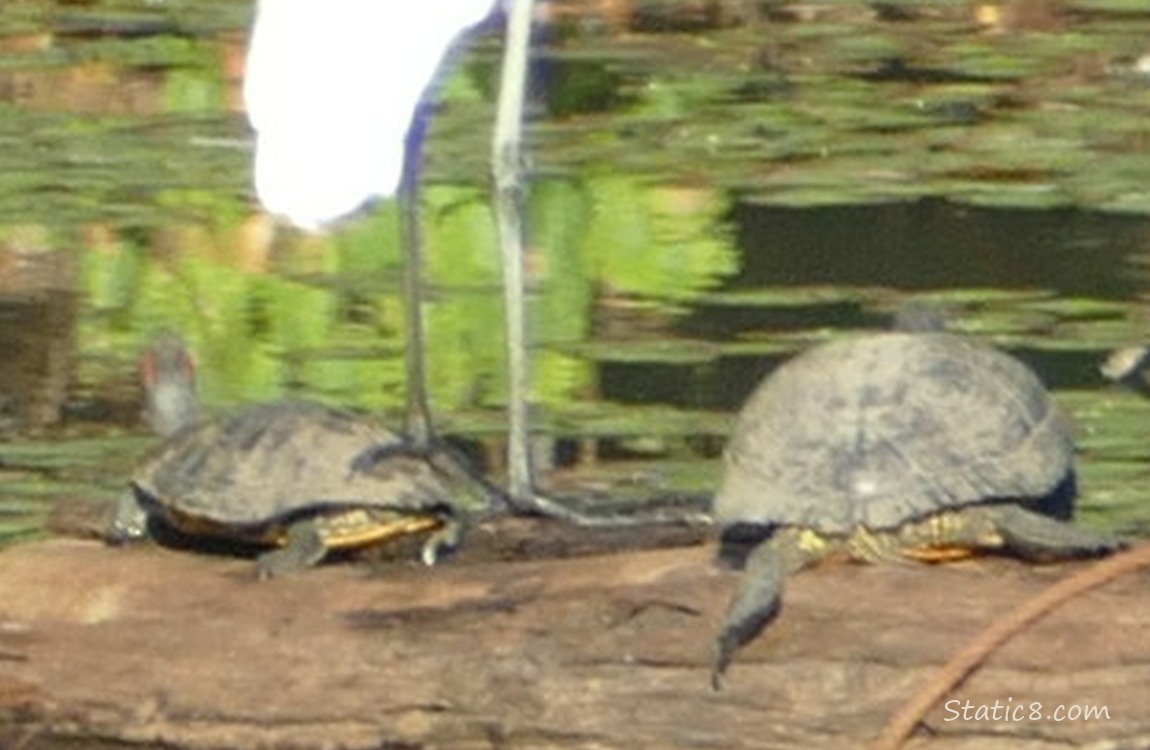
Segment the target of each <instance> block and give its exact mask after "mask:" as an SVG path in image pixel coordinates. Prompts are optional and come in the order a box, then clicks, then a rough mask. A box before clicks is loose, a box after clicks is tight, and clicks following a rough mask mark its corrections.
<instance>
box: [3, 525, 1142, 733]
mask: <svg viewBox="0 0 1150 750" xmlns="http://www.w3.org/2000/svg"><path fill="white" fill-rule="evenodd" d="M628 539H630V537H624V536H620V535H604V534H601V533H600V534H597V535H588V534H587V533H586V532H574V531H556V530H554V527H547V528H544V527H543V526H541V525H539V524H536V523H534V522H527V521H504V522H501V523H500V524H499V525H498V526H497V527H495V528H487V529H480V530H478V531H477V532H476V533H474V534H473V535H472V546H471V547H470V548H469V551H467V552H465V553H464V554H463V555H461V556H460V558H459V559H457V560H455V561H453V562H451V563H449V564H446V565H443V566H440V567H439V568H436V569H431V570H428V569H423V568H420V567H418V566H415V565H412V564H408V563H404V562H400V563H378V564H376V565H374V566H367V565H353V564H340V565H328V566H325V567H322V568H320V569H317V570H313V571H308V572H306V573H304V574H301V575H298V576H294V577H290V578H284V579H279V580H273V581H270V582H262V583H261V582H257V581H256V580H254V579H253V576H252V568H251V562H250V561H249V560H242V559H232V558H227V557H214V556H208V555H197V554H191V553H188V552H180V551H174V550H163V549H158V548H155V547H151V546H145V547H141V548H136V549H111V548H106V547H104V546H102V545H100V544H98V543H94V542H87V541H76V540H53V541H47V542H41V543H37V544H30V545H26V546H21V547H17V548H13V549H10V550H8V551H6V552H4V553H3V554H0V706H3V707H5V708H6V714H5V716H6V720H5V722H4V723H3V724H2V725H0V726H2V727H3V730H2V731H3V733H4V734H2V735H0V746H4V747H9V746H15V743H17V742H21V743H23V744H22V745H21V746H22V747H24V748H29V750H35V748H54V747H65V746H66V747H77V746H80V747H88V746H91V747H95V746H97V745H95V744H92V743H93V742H95V741H101V742H102V744H100V745H99V746H101V747H105V746H108V744H107V743H112V744H113V745H114V744H116V743H125V744H126V743H131V744H133V745H143V746H149V745H156V746H159V745H163V746H165V747H178V748H241V747H242V748H365V749H366V748H383V747H386V748H408V747H412V748H415V747H429V748H431V747H435V748H527V747H565V748H605V747H609V748H615V747H618V748H645V747H652V748H654V747H657V748H698V747H713V748H853V747H864V746H865V744H866V742H867V741H868V740H869V739H870V738H872V737H873V736H874V735H875V734H877V732H878V731H879V729H880V728H881V727H882V725H883V723H884V721H885V720H886V718H887V717H888V715H889V714H890V713H891V712H892V711H893V710H894V709H895V708H896V707H897V706H898V705H900V704H901V703H902V702H903V701H904V700H906V699H907V698H908V697H909V696H911V695H912V694H913V693H914V691H915V690H916V689H917V688H918V687H919V686H921V685H922V684H924V682H925V681H926V680H927V679H928V678H929V676H930V675H931V674H932V672H933V670H934V669H936V668H937V667H938V666H939V665H940V664H942V663H943V662H944V661H945V660H946V658H947V657H948V656H949V655H950V654H951V653H952V652H953V651H954V650H955V649H957V648H959V647H960V646H961V645H962V644H963V643H964V642H965V641H966V640H967V639H969V638H970V637H971V636H972V635H974V634H975V633H976V632H977V631H978V630H979V629H980V628H981V627H983V626H984V625H985V624H987V623H988V622H990V621H991V620H992V619H994V618H995V617H996V616H997V615H999V614H1001V613H1002V612H1004V611H1005V610H1006V609H1007V608H1009V607H1011V606H1013V605H1014V604H1016V603H1017V602H1019V601H1021V600H1022V599H1023V598H1024V597H1027V596H1030V595H1033V594H1034V593H1035V592H1037V591H1040V590H1041V589H1042V588H1043V587H1045V586H1047V585H1049V584H1050V583H1052V582H1053V581H1055V580H1057V579H1058V578H1059V577H1061V576H1063V575H1066V574H1068V573H1070V572H1071V571H1073V570H1075V569H1076V567H1077V566H1051V567H1044V568H1034V567H1030V566H1026V565H1023V564H1021V563H1015V562H1012V561H1004V560H981V561H975V562H970V563H960V564H956V565H949V566H943V567H926V566H910V565H908V566H855V565H846V564H841V565H840V564H830V565H825V566H823V567H821V568H819V569H816V570H814V571H810V572H808V573H805V574H802V575H800V576H798V577H797V578H796V579H795V580H794V581H793V582H792V584H791V586H790V587H789V589H788V592H787V599H786V606H785V611H784V613H783V615H782V617H781V618H780V619H779V621H778V623H777V624H776V625H775V627H773V628H772V629H771V630H770V632H769V633H768V634H767V635H765V636H764V637H762V638H760V639H759V640H758V641H756V642H755V643H753V644H752V645H750V646H749V647H748V648H746V649H744V650H743V652H741V653H740V655H739V657H738V659H737V661H736V662H735V664H734V666H733V667H732V669H731V672H730V674H729V679H728V681H727V686H726V689H725V690H724V691H723V692H720V693H713V692H712V691H711V690H710V689H709V680H708V667H709V665H708V658H709V648H710V640H711V637H712V635H713V633H714V629H715V627H716V623H717V621H718V619H719V618H720V616H721V615H722V612H723V609H724V608H725V606H726V603H727V598H728V596H729V594H730V589H731V586H732V585H733V583H734V581H735V575H736V574H733V573H730V572H727V571H723V570H719V569H717V568H716V567H715V566H714V565H712V563H711V556H712V552H713V550H712V549H711V548H710V547H709V546H705V545H704V546H700V545H694V546H686V547H672V548H653V549H644V550H625V549H618V548H619V546H620V545H621V544H623V543H624V542H626V541H627V540H628ZM494 540H498V541H497V542H496V541H494ZM647 541H651V540H650V539H648V540H647ZM656 541H660V542H662V543H667V542H669V541H676V542H677V543H680V544H682V543H688V542H690V541H691V539H690V538H689V537H686V536H683V535H680V536H679V538H677V539H675V538H674V535H671V537H665V538H662V539H659V540H656ZM540 552H547V553H549V554H551V555H555V554H558V555H569V554H572V553H579V554H581V555H583V556H574V557H572V556H566V557H554V556H551V557H547V558H540V557H539V556H538V555H537V554H536V553H540ZM506 558H510V559H506ZM1148 594H1150V584H1148V583H1147V581H1146V579H1145V577H1141V576H1136V577H1129V578H1125V579H1122V580H1119V581H1117V582H1115V583H1114V584H1111V585H1109V586H1107V587H1105V588H1103V589H1100V590H1098V591H1096V592H1093V593H1090V594H1087V595H1086V596H1084V597H1082V598H1080V599H1078V600H1076V601H1074V602H1072V603H1071V604H1069V605H1068V606H1066V607H1065V608H1063V609H1061V610H1058V611H1056V612H1054V613H1053V614H1052V615H1050V616H1049V617H1048V618H1046V619H1044V620H1042V621H1040V622H1039V623H1037V624H1036V625H1035V626H1034V627H1032V628H1031V629H1030V630H1028V631H1027V632H1025V633H1024V634H1022V635H1021V636H1020V637H1018V638H1016V639H1014V640H1012V641H1011V642H1010V643H1008V644H1007V645H1006V646H1005V647H1004V649H1003V650H1002V651H1000V652H998V653H997V654H996V655H994V656H993V657H992V658H991V660H990V663H989V664H988V665H986V666H985V667H984V668H983V669H981V670H980V671H978V672H976V673H975V674H974V675H973V676H972V678H971V679H970V680H969V681H967V682H966V683H965V684H964V685H963V686H961V687H960V688H959V690H958V691H957V693H955V694H954V695H952V696H950V697H951V698H952V699H955V700H958V701H960V703H964V702H967V701H969V702H970V704H971V706H972V707H973V708H972V710H973V709H974V708H977V707H979V706H988V707H991V706H993V705H994V702H995V701H996V700H997V701H998V702H999V703H1000V704H1006V705H1008V706H1010V707H1016V706H1019V705H1022V704H1025V705H1026V706H1027V713H1029V706H1030V704H1032V703H1040V704H1041V705H1042V713H1043V714H1044V715H1049V714H1050V713H1051V712H1053V711H1054V710H1055V709H1056V707H1057V706H1060V705H1061V706H1066V707H1067V708H1070V707H1082V706H1086V705H1090V706H1098V707H1102V706H1104V707H1105V708H1106V709H1107V711H1108V713H1109V718H1101V719H1096V720H1092V721H1086V720H1081V719H1080V720H1077V721H1056V720H1054V719H1053V718H1042V719H1039V720H1029V719H1025V720H1015V721H1010V720H998V721H993V720H981V721H979V720H974V719H973V718H972V719H970V720H952V721H947V720H946V719H947V718H948V717H950V716H951V714H950V713H948V712H947V711H946V709H945V707H943V706H939V707H936V709H935V711H934V712H932V714H931V715H930V718H929V731H920V732H919V733H918V734H917V735H916V736H915V737H914V739H912V741H911V742H910V743H909V744H908V747H911V748H932V749H939V750H943V749H945V750H955V749H958V748H975V747H977V748H980V749H982V748H992V749H993V748H1022V749H1023V750H1035V749H1039V748H1042V749H1046V748H1065V747H1067V746H1078V745H1083V746H1095V747H1103V746H1105V747H1121V748H1136V747H1150V595H1148ZM77 738H84V739H85V741H86V742H87V743H88V744H80V745H77V744H75V743H76V741H77ZM1104 741H1118V742H1119V743H1120V744H1113V745H1111V744H1106V745H1102V744H1095V743H1103V742H1104Z"/></svg>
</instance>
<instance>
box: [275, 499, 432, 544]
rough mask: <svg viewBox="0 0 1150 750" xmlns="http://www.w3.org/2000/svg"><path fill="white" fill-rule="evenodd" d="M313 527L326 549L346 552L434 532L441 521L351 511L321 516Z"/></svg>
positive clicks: (283, 539) (373, 510)
mask: <svg viewBox="0 0 1150 750" xmlns="http://www.w3.org/2000/svg"><path fill="white" fill-rule="evenodd" d="M315 525H316V529H317V530H318V531H319V534H320V537H321V538H322V539H323V543H324V546H325V547H328V548H329V549H347V548H350V547H366V546H368V545H372V544H380V543H383V542H388V541H391V540H392V539H398V538H400V537H404V536H411V535H413V534H420V533H423V532H425V531H434V530H436V529H439V528H442V527H443V525H444V522H443V519H441V518H439V517H438V516H433V515H427V514H419V513H402V512H398V511H389V510H385V509H382V508H351V509H349V510H345V511H341V512H339V513H330V514H321V515H319V516H317V517H316V518H315ZM284 542H286V535H285V534H283V533H282V532H281V533H280V534H279V538H278V539H277V540H276V543H277V544H279V545H281V546H282V545H283V544H284Z"/></svg>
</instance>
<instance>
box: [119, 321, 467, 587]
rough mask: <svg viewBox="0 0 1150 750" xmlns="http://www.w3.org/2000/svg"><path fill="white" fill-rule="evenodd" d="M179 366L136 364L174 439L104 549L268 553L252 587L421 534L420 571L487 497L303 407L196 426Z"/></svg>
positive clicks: (394, 438)
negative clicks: (158, 542) (213, 546)
mask: <svg viewBox="0 0 1150 750" xmlns="http://www.w3.org/2000/svg"><path fill="white" fill-rule="evenodd" d="M188 362H189V358H188V357H187V355H186V351H185V350H184V349H183V347H182V343H180V342H179V341H178V340H176V341H173V340H171V339H161V340H159V341H157V343H156V345H155V346H153V347H152V349H151V350H150V351H149V352H148V353H147V354H146V355H145V357H144V364H143V366H142V368H141V369H142V372H143V376H144V381H145V388H146V391H147V394H148V406H149V409H148V411H149V412H152V411H156V412H159V413H166V412H172V411H178V412H179V415H168V416H166V417H160V416H157V415H154V414H150V415H149V417H150V419H149V421H150V422H151V423H152V424H153V425H157V424H164V425H166V426H167V427H169V428H171V427H173V426H175V429H173V430H172V432H171V434H170V435H169V436H168V437H167V438H166V440H164V442H162V443H161V444H160V445H159V446H158V447H157V448H156V449H155V450H154V451H153V452H152V453H151V454H150V455H149V456H148V457H147V458H146V459H145V460H144V461H143V462H142V464H141V465H140V466H139V467H138V468H137V470H136V472H135V474H134V476H133V478H132V479H131V482H130V486H129V490H128V492H127V493H125V495H124V496H123V497H122V498H121V500H120V502H119V504H118V505H117V507H116V510H115V514H114V517H113V518H112V519H111V522H110V524H109V528H108V530H107V532H106V536H107V539H108V540H109V541H110V542H113V543H124V542H129V541H132V540H136V539H141V538H143V537H146V536H148V535H149V534H151V535H154V536H160V537H163V536H164V535H165V534H170V533H172V532H175V534H177V535H179V536H180V537H186V538H188V539H192V540H196V539H205V540H206V539H218V540H231V541H238V542H243V543H252V544H256V545H268V546H272V547H276V549H272V550H271V551H267V552H264V553H263V554H262V555H260V557H259V558H258V560H257V571H258V574H259V576H260V577H261V578H266V577H270V576H275V575H281V574H284V573H289V572H292V571H296V570H299V569H302V568H306V567H308V566H311V565H313V564H315V563H317V562H319V561H320V560H321V559H322V558H323V557H324V556H325V555H326V554H327V552H328V551H329V550H331V549H338V548H352V547H361V546H365V545H369V544H374V543H381V542H384V541H387V540H389V539H393V538H395V537H398V536H403V535H408V534H417V533H425V532H430V535H429V536H428V538H427V540H426V542H425V543H424V545H423V551H422V558H423V560H424V562H426V563H428V564H433V563H434V562H435V561H436V560H437V559H439V557H440V556H441V554H442V553H443V552H445V551H448V550H450V549H452V548H453V547H454V546H455V545H456V544H457V543H458V541H459V539H460V536H461V533H462V528H463V517H462V516H463V513H462V511H461V508H462V507H463V506H465V505H468V504H469V502H474V500H475V497H474V495H473V493H476V492H477V491H478V489H479V488H482V487H485V485H484V484H483V483H482V482H481V480H480V479H479V478H477V477H470V476H467V477H461V476H459V469H458V464H457V463H456V461H454V460H452V461H440V460H437V457H436V456H434V455H415V454H412V453H411V452H410V451H408V450H407V449H406V444H405V441H404V440H403V439H402V438H401V437H400V436H399V435H397V434H396V433H393V432H391V431H390V430H388V429H386V428H385V427H383V426H381V425H378V424H376V423H374V422H373V421H371V420H369V419H367V418H365V417H362V416H360V415H358V414H354V413H352V412H348V411H345V410H341V409H337V408H334V407H331V406H327V405H324V404H320V403H316V402H311V401H305V400H285V401H273V402H268V403H261V404H255V405H252V406H248V407H246V408H243V409H240V410H239V411H236V412H233V413H230V414H226V415H224V416H222V417H221V418H219V419H214V420H207V421H200V420H197V419H196V418H195V414H196V410H195V409H194V408H191V404H192V403H194V398H189V396H188V394H187V389H188V388H191V387H194V386H193V381H192V380H191V378H190V377H188V376H187V372H188V370H187V368H188V366H189V365H188ZM162 394H163V395H162ZM181 415H182V416H181ZM181 421H182V422H183V423H182V424H178V426H176V425H177V423H180V422H181ZM472 480H474V484H470V483H471V481H472ZM469 507H470V506H469Z"/></svg>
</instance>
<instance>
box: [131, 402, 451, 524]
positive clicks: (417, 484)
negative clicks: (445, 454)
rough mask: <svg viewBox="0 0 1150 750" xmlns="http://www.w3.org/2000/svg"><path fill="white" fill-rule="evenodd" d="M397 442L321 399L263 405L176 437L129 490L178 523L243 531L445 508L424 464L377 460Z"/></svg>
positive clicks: (443, 494) (400, 458) (399, 458)
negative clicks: (304, 519) (314, 517)
mask: <svg viewBox="0 0 1150 750" xmlns="http://www.w3.org/2000/svg"><path fill="white" fill-rule="evenodd" d="M400 442H401V441H400V438H399V437H398V436H396V435H395V434H394V433H392V432H390V431H388V430H386V429H385V428H383V427H380V426H378V425H375V424H373V423H372V422H370V421H369V420H366V419H363V418H361V417H358V416H355V415H352V414H349V413H345V412H342V411H338V410H335V409H331V408H328V407H325V406H322V405H319V404H314V403H307V402H277V403H269V404H260V405H256V406H252V407H249V408H247V409H245V410H243V411H240V412H237V413H235V414H232V415H229V416H226V417H224V418H222V419H220V420H216V421H210V422H205V423H202V424H198V425H195V426H192V427H189V428H186V429H184V430H182V431H180V432H178V433H176V434H175V435H173V436H172V437H171V438H170V439H168V440H167V441H165V442H164V443H163V445H161V446H160V447H159V448H158V449H157V451H156V453H155V454H154V455H153V456H152V457H151V459H150V460H148V461H147V462H146V463H145V464H144V465H143V466H142V467H141V469H140V470H139V471H138V472H137V474H136V476H135V477H134V479H133V487H134V488H135V491H136V493H137V496H138V497H140V499H141V500H142V501H144V502H145V503H146V504H147V505H149V506H153V507H154V506H159V509H160V510H161V511H163V512H164V514H165V515H166V516H167V517H168V519H169V520H170V521H172V522H173V523H175V525H176V526H177V527H178V528H182V529H183V530H185V531H205V530H214V531H216V532H217V533H218V532H229V531H230V532H231V535H233V536H240V537H247V536H255V535H256V534H257V532H258V531H259V530H261V529H263V530H268V531H274V530H275V527H278V526H279V525H281V524H282V522H285V521H287V520H288V519H289V518H296V517H299V516H301V515H305V514H308V513H315V514H319V513H324V512H328V511H331V512H337V511H340V510H344V509H349V508H355V507H378V508H387V509H396V510H401V511H410V512H412V513H435V512H440V511H444V510H445V509H446V507H447V503H448V499H449V498H450V494H449V490H448V488H447V487H446V485H445V484H444V482H443V481H442V480H441V479H440V477H439V476H438V475H437V474H436V473H435V472H434V470H433V469H432V468H431V467H430V466H429V465H428V464H427V462H426V461H423V460H420V459H418V458H415V457H410V456H404V455H402V454H398V455H390V456H387V457H386V458H381V459H378V460H377V459H376V456H377V455H378V453H379V451H380V450H381V449H386V447H388V446H393V445H398V444H399V443H400Z"/></svg>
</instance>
